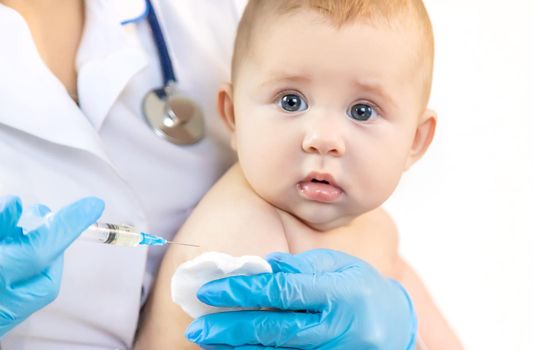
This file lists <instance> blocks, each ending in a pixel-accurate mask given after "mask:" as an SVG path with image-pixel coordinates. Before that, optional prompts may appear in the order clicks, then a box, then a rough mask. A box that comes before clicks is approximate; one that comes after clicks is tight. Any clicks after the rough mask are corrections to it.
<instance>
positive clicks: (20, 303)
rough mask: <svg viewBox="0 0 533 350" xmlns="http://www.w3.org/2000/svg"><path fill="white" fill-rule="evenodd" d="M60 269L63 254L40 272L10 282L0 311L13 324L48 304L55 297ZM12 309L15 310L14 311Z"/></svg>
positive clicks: (59, 282) (57, 290) (61, 269)
mask: <svg viewBox="0 0 533 350" xmlns="http://www.w3.org/2000/svg"><path fill="white" fill-rule="evenodd" d="M62 271H63V256H60V257H59V258H57V259H56V260H55V261H54V262H53V263H52V264H51V265H50V267H48V268H47V269H44V270H43V271H41V273H38V274H35V275H33V276H31V277H29V278H25V279H19V280H17V281H13V282H12V283H10V285H9V286H8V287H9V290H10V291H11V292H10V294H9V295H8V296H6V295H3V302H2V306H1V307H0V313H3V316H6V317H8V319H10V320H12V322H13V326H15V325H16V324H18V323H20V322H21V321H23V320H24V319H25V318H27V317H28V316H29V315H31V314H32V313H33V312H35V311H36V310H39V309H41V308H43V307H44V306H46V305H48V304H49V303H50V302H52V301H53V300H54V299H55V298H56V297H57V294H58V292H59V286H60V284H61V275H62ZM13 310H17V311H16V313H15V311H13ZM8 314H9V315H8ZM2 319H3V318H2Z"/></svg>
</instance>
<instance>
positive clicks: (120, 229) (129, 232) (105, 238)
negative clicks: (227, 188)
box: [80, 223, 199, 247]
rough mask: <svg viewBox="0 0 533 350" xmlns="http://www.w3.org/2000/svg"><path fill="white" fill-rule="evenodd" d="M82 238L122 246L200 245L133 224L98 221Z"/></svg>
mask: <svg viewBox="0 0 533 350" xmlns="http://www.w3.org/2000/svg"><path fill="white" fill-rule="evenodd" d="M80 239H81V240H84V241H91V242H97V243H104V244H112V245H116V246H120V247H136V246H138V245H149V246H157V245H165V244H169V243H170V244H180V245H185V246H189V247H199V246H198V245H195V244H186V243H179V242H173V241H167V240H166V239H164V238H162V237H159V236H155V235H151V234H148V233H144V232H141V231H139V230H137V229H136V228H135V227H133V226H129V225H116V224H109V223H96V224H93V225H91V226H89V228H88V229H87V230H85V231H84V232H83V233H82V234H81V236H80Z"/></svg>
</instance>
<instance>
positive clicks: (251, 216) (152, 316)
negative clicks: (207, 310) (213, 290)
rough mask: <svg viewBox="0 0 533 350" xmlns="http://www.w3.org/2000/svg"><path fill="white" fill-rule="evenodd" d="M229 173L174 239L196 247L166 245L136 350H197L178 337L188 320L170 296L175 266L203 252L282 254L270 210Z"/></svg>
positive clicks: (234, 172) (283, 245)
mask: <svg viewBox="0 0 533 350" xmlns="http://www.w3.org/2000/svg"><path fill="white" fill-rule="evenodd" d="M243 181H244V180H243V179H242V178H240V176H239V172H238V169H235V168H232V169H231V170H230V171H229V172H228V173H227V174H226V175H225V176H224V177H223V178H222V179H221V180H220V181H219V182H218V183H217V184H216V185H215V186H214V187H213V188H212V189H211V191H209V193H208V194H207V195H206V196H205V197H204V199H202V201H201V202H200V204H199V205H198V206H197V208H196V209H195V210H194V212H193V213H192V215H191V216H190V218H189V219H188V220H187V222H186V223H185V225H184V226H183V228H182V229H181V230H180V232H179V233H178V234H177V235H176V238H175V239H176V240H177V241H180V242H185V243H194V244H198V245H200V246H201V248H188V247H181V246H178V245H174V246H171V247H170V248H169V250H168V252H167V253H166V255H165V258H164V259H163V262H162V264H161V268H160V270H159V275H158V277H157V281H156V283H155V285H154V288H153V290H152V294H151V296H150V298H149V301H148V303H147V305H146V307H145V310H144V312H143V314H144V316H143V321H142V324H141V328H140V330H139V334H138V338H137V343H136V346H135V349H136V350H142V349H158V350H165V349H173V350H174V349H180V350H181V349H183V350H185V349H199V347H197V346H196V345H194V344H192V343H189V342H188V341H187V340H186V339H185V336H184V335H183V334H184V332H185V329H186V328H187V326H188V324H189V323H190V322H191V321H192V319H191V318H190V317H189V316H188V315H187V314H185V313H184V312H183V311H182V310H181V308H180V307H179V306H178V305H175V304H174V303H173V302H172V300H171V297H170V280H171V277H172V275H173V274H174V271H175V270H176V267H177V266H178V265H180V264H181V263H183V262H185V261H187V260H190V259H192V258H194V257H196V256H198V255H200V254H201V253H204V252H207V251H219V252H225V253H228V254H231V255H234V256H241V255H258V256H264V255H266V254H268V253H271V252H274V251H285V252H286V251H288V246H287V240H286V238H285V235H284V231H283V226H282V225H281V222H280V220H279V218H278V217H277V213H276V212H275V210H273V208H272V207H271V206H270V205H268V204H267V203H266V202H264V201H263V200H262V199H260V198H259V197H258V196H257V195H255V193H253V192H252V191H251V190H250V189H249V187H248V186H247V184H246V183H245V182H243Z"/></svg>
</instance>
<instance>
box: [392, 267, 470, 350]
mask: <svg viewBox="0 0 533 350" xmlns="http://www.w3.org/2000/svg"><path fill="white" fill-rule="evenodd" d="M397 271H398V274H397V275H396V276H395V278H396V279H398V280H399V281H400V282H401V283H402V285H403V286H404V287H405V289H407V291H408V292H409V295H410V296H411V298H412V299H413V303H414V305H415V308H416V313H417V317H418V328H419V333H418V334H419V339H420V343H421V346H420V347H418V348H417V349H420V350H426V349H427V350H440V349H442V350H462V349H463V346H462V345H461V342H460V341H459V338H457V336H456V335H455V333H454V332H453V330H452V329H451V327H450V325H449V324H448V322H447V321H446V319H445V318H444V316H443V315H442V314H441V312H440V311H439V309H438V308H437V306H436V305H435V303H434V302H433V300H432V298H431V295H430V294H429V292H428V290H427V289H426V287H425V286H424V283H423V282H422V280H421V279H420V277H419V276H418V275H417V273H416V272H415V271H414V270H413V268H412V267H411V266H409V265H408V264H407V263H406V262H405V261H404V260H403V259H401V258H400V259H399V260H398V270H397Z"/></svg>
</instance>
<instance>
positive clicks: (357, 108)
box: [348, 103, 377, 122]
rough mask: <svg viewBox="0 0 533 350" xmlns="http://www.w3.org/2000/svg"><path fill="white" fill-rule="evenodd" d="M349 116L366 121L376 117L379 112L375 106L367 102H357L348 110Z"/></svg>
mask: <svg viewBox="0 0 533 350" xmlns="http://www.w3.org/2000/svg"><path fill="white" fill-rule="evenodd" d="M348 116H349V117H350V118H353V119H355V120H357V121H363V122H365V121H367V120H369V119H370V118H375V117H376V116H377V112H376V111H375V110H374V107H372V106H370V105H368V104H366V103H356V104H354V105H352V106H351V107H350V109H349V110H348Z"/></svg>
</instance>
